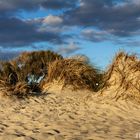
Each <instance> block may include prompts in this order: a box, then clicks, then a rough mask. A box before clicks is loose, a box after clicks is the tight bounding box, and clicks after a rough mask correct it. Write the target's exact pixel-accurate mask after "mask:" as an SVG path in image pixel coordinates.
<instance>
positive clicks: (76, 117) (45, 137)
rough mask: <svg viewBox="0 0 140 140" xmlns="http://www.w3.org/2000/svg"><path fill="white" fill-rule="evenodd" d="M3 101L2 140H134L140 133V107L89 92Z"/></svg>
mask: <svg viewBox="0 0 140 140" xmlns="http://www.w3.org/2000/svg"><path fill="white" fill-rule="evenodd" d="M0 100H1V101H0V113H1V115H0V139H1V140H64V139H65V140H104V139H105V140H120V139H126V140H132V139H135V135H136V133H138V132H139V131H140V119H139V117H140V113H139V110H140V106H138V105H137V104H134V103H132V102H126V101H123V100H119V101H117V102H114V101H111V100H110V101H109V100H105V99H104V100H103V99H102V98H100V97H98V96H97V94H95V93H91V92H89V91H77V92H74V91H71V90H68V89H65V90H64V91H63V92H61V93H60V92H59V91H56V90H55V91H53V90H51V93H50V94H44V95H43V96H39V97H30V98H29V99H25V100H17V99H5V98H2V99H0Z"/></svg>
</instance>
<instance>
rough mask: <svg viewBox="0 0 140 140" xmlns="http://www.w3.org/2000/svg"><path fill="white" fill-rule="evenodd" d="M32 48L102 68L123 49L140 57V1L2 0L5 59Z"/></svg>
mask: <svg viewBox="0 0 140 140" xmlns="http://www.w3.org/2000/svg"><path fill="white" fill-rule="evenodd" d="M32 50H52V51H55V52H57V53H59V54H62V55H63V56H65V57H67V56H68V57H69V56H73V55H79V54H84V55H86V56H88V57H89V58H90V60H91V62H92V63H93V64H95V65H96V66H98V67H99V68H102V69H104V68H106V67H107V66H108V65H109V63H111V61H112V58H113V57H114V55H115V54H116V53H117V52H118V51H126V52H127V53H136V54H137V55H138V56H140V0H0V59H10V58H13V57H14V56H17V55H18V54H19V53H21V52H22V51H32Z"/></svg>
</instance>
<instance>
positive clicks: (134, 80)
mask: <svg viewBox="0 0 140 140" xmlns="http://www.w3.org/2000/svg"><path fill="white" fill-rule="evenodd" d="M105 79H106V83H105V85H104V88H103V90H102V95H105V96H108V97H111V98H114V99H115V100H118V99H129V100H132V101H134V102H137V103H140V60H139V59H138V58H137V57H136V56H135V55H128V54H125V53H124V52H120V53H118V54H117V55H116V57H115V58H114V60H113V63H112V65H111V66H110V67H109V69H108V71H107V72H106V74H105Z"/></svg>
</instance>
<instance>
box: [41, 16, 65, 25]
mask: <svg viewBox="0 0 140 140" xmlns="http://www.w3.org/2000/svg"><path fill="white" fill-rule="evenodd" d="M62 22H63V19H62V18H61V17H59V16H53V15H49V16H47V17H46V18H44V20H43V24H48V25H58V24H61V23H62Z"/></svg>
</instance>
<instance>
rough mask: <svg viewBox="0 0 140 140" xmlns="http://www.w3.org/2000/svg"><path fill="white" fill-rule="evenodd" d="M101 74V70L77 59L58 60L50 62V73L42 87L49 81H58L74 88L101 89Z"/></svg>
mask: <svg viewBox="0 0 140 140" xmlns="http://www.w3.org/2000/svg"><path fill="white" fill-rule="evenodd" d="M100 80H101V74H100V73H99V70H98V69H96V68H94V67H92V66H90V65H88V64H86V63H84V62H82V61H79V60H76V59H63V60H56V61H54V62H52V63H50V64H49V66H48V75H47V76H46V78H45V79H44V81H43V84H42V88H43V89H44V90H45V87H47V85H48V84H49V83H53V82H54V81H57V83H60V84H63V87H67V86H71V87H72V89H74V90H76V89H88V90H92V91H98V90H99V83H100Z"/></svg>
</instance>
